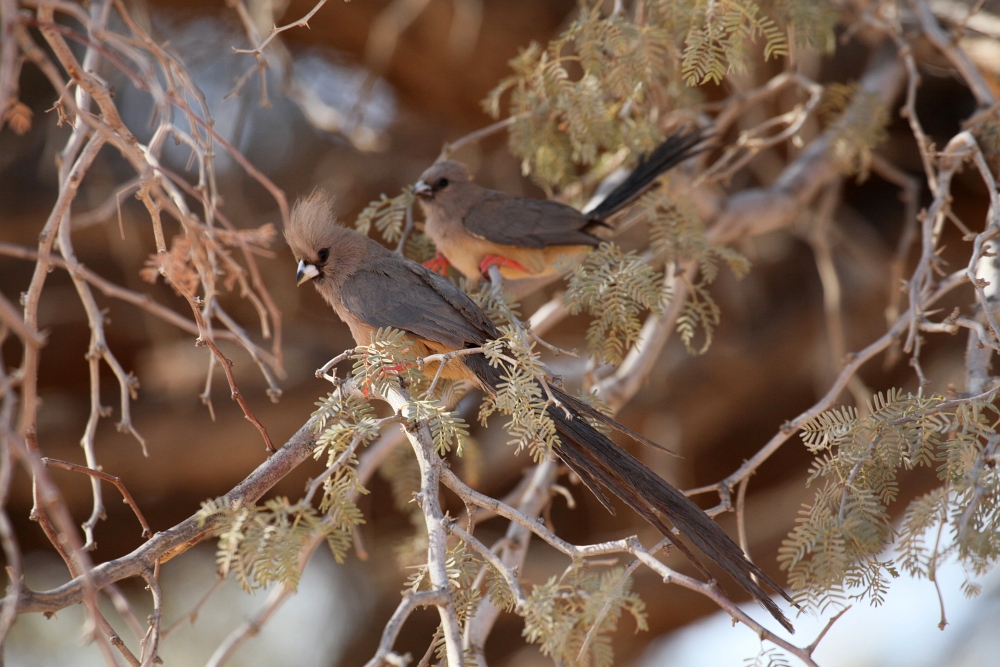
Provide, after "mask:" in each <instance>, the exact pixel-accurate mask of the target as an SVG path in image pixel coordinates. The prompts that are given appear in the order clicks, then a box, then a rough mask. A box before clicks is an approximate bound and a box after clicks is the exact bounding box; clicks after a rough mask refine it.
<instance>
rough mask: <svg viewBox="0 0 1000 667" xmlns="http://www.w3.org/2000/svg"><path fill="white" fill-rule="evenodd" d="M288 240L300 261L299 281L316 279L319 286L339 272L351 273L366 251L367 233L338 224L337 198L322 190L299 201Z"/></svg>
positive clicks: (344, 274)
mask: <svg viewBox="0 0 1000 667" xmlns="http://www.w3.org/2000/svg"><path fill="white" fill-rule="evenodd" d="M285 240H286V241H288V245H289V246H290V247H291V249H292V254H293V255H295V259H297V260H298V262H299V264H298V270H297V271H296V274H295V279H296V283H297V284H299V285H302V284H303V283H306V282H309V281H310V280H315V281H316V286H317V287H319V286H320V284H322V283H324V282H327V281H329V280H333V279H335V278H336V277H337V276H347V275H349V274H350V273H352V272H353V270H354V269H355V268H356V267H357V265H358V263H359V262H360V260H361V259H363V256H364V254H365V244H364V241H365V237H363V236H361V235H360V234H358V233H357V232H355V231H354V230H353V229H348V228H346V227H342V226H341V225H338V224H337V220H336V217H335V216H334V213H333V198H332V197H331V196H330V195H328V194H327V193H326V192H323V191H322V190H314V191H313V193H312V194H310V195H309V196H308V197H306V198H305V199H300V200H299V201H298V202H296V204H295V207H294V208H293V209H292V215H291V218H290V220H289V224H288V227H287V228H286V229H285Z"/></svg>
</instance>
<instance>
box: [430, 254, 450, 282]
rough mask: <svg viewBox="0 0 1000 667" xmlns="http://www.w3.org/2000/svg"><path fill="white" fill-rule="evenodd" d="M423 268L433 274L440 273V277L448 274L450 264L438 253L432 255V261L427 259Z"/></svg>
mask: <svg viewBox="0 0 1000 667" xmlns="http://www.w3.org/2000/svg"><path fill="white" fill-rule="evenodd" d="M424 266H426V267H427V268H428V269H430V270H431V271H433V272H434V273H440V274H441V275H442V276H443V275H446V274H447V273H448V267H449V266H451V262H449V261H448V258H447V257H445V256H444V255H442V254H441V253H439V252H436V253H434V259H429V260H427V261H426V262H424Z"/></svg>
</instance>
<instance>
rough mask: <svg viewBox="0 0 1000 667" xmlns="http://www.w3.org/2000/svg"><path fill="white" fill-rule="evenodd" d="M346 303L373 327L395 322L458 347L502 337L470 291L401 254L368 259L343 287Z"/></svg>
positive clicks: (411, 330)
mask: <svg viewBox="0 0 1000 667" xmlns="http://www.w3.org/2000/svg"><path fill="white" fill-rule="evenodd" d="M340 295H341V299H342V301H343V303H344V306H345V307H346V308H347V309H348V310H349V311H350V312H351V313H352V314H354V316H355V317H357V318H358V319H360V320H361V321H363V322H365V323H367V324H369V325H371V326H373V327H392V328H394V329H401V330H403V331H406V332H408V333H410V334H413V335H414V336H417V337H419V338H423V339H425V340H431V341H434V342H437V343H442V344H444V345H446V346H448V347H449V348H451V349H455V350H459V349H463V348H466V347H470V346H478V345H481V344H483V343H484V342H486V341H487V340H492V339H495V338H499V337H500V333H499V332H498V331H497V328H496V325H495V324H493V321H492V320H490V319H489V317H487V316H486V314H485V313H484V312H483V311H482V309H481V308H479V306H477V305H476V304H475V302H474V301H472V299H470V298H469V297H468V296H467V295H466V294H465V292H463V291H462V290H460V289H458V288H457V287H455V285H453V284H452V283H450V282H448V281H447V280H446V279H444V278H442V277H441V276H438V275H437V274H435V273H433V272H432V271H429V270H427V269H425V268H424V267H422V266H420V265H419V264H417V263H416V262H412V261H410V260H408V259H404V258H402V257H399V256H397V255H388V256H385V257H379V258H376V259H372V260H369V261H368V262H366V263H365V264H364V266H363V267H362V268H361V269H359V270H358V271H356V272H355V273H353V274H352V275H351V276H350V277H348V278H347V280H346V281H345V282H344V285H343V287H342V288H341V292H340Z"/></svg>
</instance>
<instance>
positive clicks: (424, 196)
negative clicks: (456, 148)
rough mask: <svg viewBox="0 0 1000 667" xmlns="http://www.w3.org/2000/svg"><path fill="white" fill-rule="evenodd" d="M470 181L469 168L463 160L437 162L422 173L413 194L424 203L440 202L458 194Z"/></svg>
mask: <svg viewBox="0 0 1000 667" xmlns="http://www.w3.org/2000/svg"><path fill="white" fill-rule="evenodd" d="M468 183H471V178H470V176H469V168H468V167H466V166H465V165H464V164H462V163H461V162H455V161H454V160H447V161H445V162H435V163H434V164H433V165H431V166H430V167H429V168H428V169H427V171H425V172H424V173H423V174H421V175H420V180H419V181H417V184H416V185H414V186H413V194H415V195H416V196H417V197H419V198H420V201H421V202H422V203H431V202H436V203H439V204H440V203H441V202H442V201H445V200H447V199H448V198H449V197H453V196H456V195H457V194H458V192H459V191H460V190H461V189H462V188H463V186H464V185H465V184H468Z"/></svg>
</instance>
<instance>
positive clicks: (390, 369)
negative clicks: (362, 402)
mask: <svg viewBox="0 0 1000 667" xmlns="http://www.w3.org/2000/svg"><path fill="white" fill-rule="evenodd" d="M371 365H372V364H370V363H369V362H368V361H365V366H366V367H370V366H371ZM416 365H417V364H416V363H414V362H409V363H402V364H395V365H393V366H383V367H382V368H380V369H378V371H377V375H378V379H379V380H384V379H385V378H386V376H388V375H389V374H390V373H394V374H396V375H399V374H400V373H402V372H403V371H405V370H406V369H407V368H408V367H410V366H416ZM366 375H367V374H366ZM374 384H375V383H374V382H373V381H372V379H371V378H370V377H365V380H364V382H363V383H362V387H361V395H362V396H364V397H365V398H368V394H369V393H371V390H372V389H373V388H374Z"/></svg>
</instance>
